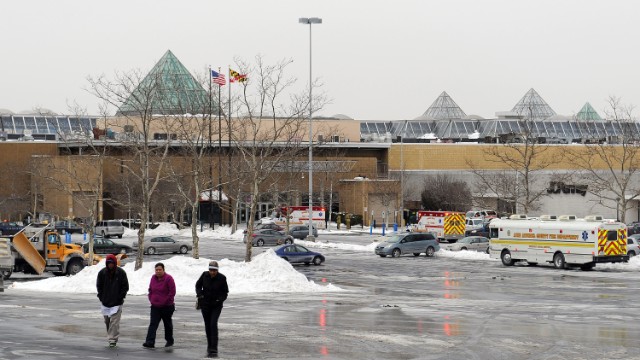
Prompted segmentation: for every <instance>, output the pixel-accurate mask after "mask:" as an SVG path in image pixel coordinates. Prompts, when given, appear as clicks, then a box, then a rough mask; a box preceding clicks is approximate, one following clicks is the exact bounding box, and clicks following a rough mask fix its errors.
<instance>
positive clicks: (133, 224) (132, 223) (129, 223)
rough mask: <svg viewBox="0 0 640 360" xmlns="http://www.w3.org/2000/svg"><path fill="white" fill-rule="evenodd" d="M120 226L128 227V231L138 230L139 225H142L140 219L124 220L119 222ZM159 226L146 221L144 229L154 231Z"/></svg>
mask: <svg viewBox="0 0 640 360" xmlns="http://www.w3.org/2000/svg"><path fill="white" fill-rule="evenodd" d="M120 223H121V224H122V226H125V227H128V228H129V229H140V225H142V221H141V220H140V219H124V220H120ZM158 226H160V224H158V223H154V222H150V221H147V224H146V228H147V229H155V228H157V227H158Z"/></svg>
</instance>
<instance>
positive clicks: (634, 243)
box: [627, 234, 640, 258]
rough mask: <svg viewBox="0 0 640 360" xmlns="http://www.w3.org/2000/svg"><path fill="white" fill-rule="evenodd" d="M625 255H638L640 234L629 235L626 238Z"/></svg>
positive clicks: (639, 252)
mask: <svg viewBox="0 0 640 360" xmlns="http://www.w3.org/2000/svg"><path fill="white" fill-rule="evenodd" d="M627 255H629V258H631V257H632V256H636V255H640V234H635V235H631V236H629V237H628V238H627Z"/></svg>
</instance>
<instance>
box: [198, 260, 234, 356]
mask: <svg viewBox="0 0 640 360" xmlns="http://www.w3.org/2000/svg"><path fill="white" fill-rule="evenodd" d="M227 294H229V287H228V286H227V277H226V276H224V275H222V274H220V273H219V272H218V262H216V261H211V262H210V263H209V271H205V272H204V273H202V275H201V276H200V278H199V279H198V281H197V282H196V295H198V301H199V302H200V309H201V311H202V318H203V319H204V330H205V333H206V334H207V352H208V353H209V356H210V357H217V356H218V318H220V313H221V312H222V304H223V303H224V301H225V300H227Z"/></svg>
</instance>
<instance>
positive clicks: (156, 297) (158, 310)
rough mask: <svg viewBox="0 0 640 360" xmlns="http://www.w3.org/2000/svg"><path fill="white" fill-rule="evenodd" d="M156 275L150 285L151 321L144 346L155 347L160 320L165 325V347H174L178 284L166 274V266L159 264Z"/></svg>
mask: <svg viewBox="0 0 640 360" xmlns="http://www.w3.org/2000/svg"><path fill="white" fill-rule="evenodd" d="M155 270H156V273H155V275H153V276H152V277H151V282H150V283H149V302H150V303H151V321H150V323H149V330H148V331H147V339H146V341H145V342H144V344H142V346H144V347H146V348H153V347H155V343H156V331H157V330H158V325H160V320H162V322H163V323H164V338H165V340H167V343H166V344H165V345H164V347H169V346H173V323H172V322H171V316H173V312H174V311H175V310H176V306H175V303H174V301H173V299H174V298H175V296H176V283H175V282H174V281H173V277H171V275H169V274H167V273H166V272H164V264H163V263H157V264H156V266H155Z"/></svg>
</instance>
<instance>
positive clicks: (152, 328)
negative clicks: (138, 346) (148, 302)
mask: <svg viewBox="0 0 640 360" xmlns="http://www.w3.org/2000/svg"><path fill="white" fill-rule="evenodd" d="M175 310H176V306H175V305H170V306H165V307H155V306H151V322H150V323H149V330H147V340H146V341H145V343H147V344H155V343H156V331H157V330H158V325H160V320H162V322H163V323H164V339H165V340H167V342H168V343H173V322H172V321H171V316H173V312H174V311H175Z"/></svg>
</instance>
